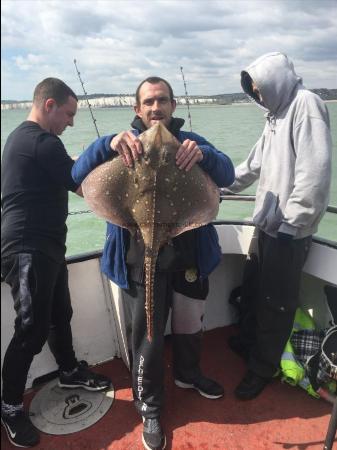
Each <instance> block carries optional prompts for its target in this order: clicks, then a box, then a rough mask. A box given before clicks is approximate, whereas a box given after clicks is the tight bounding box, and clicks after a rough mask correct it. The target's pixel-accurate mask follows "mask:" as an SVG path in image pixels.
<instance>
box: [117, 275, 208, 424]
mask: <svg viewBox="0 0 337 450" xmlns="http://www.w3.org/2000/svg"><path fill="white" fill-rule="evenodd" d="M173 277H175V278H177V273H175V274H172V273H171V272H160V271H156V273H155V282H154V320H153V323H154V333H153V339H152V341H151V342H149V341H148V339H147V330H146V316H145V288H144V285H143V284H141V283H139V282H136V281H133V280H130V288H129V289H125V290H123V300H124V311H125V315H126V323H127V337H128V344H129V348H130V349H131V355H130V360H131V361H132V367H131V372H132V387H133V395H134V400H135V406H136V409H137V411H138V412H139V414H141V415H142V416H144V417H156V416H158V415H160V411H161V408H162V406H163V401H164V398H163V390H164V359H163V358H164V333H165V328H166V322H167V319H168V314H169V310H170V307H172V324H171V325H172V350H173V363H172V367H173V375H174V377H175V378H178V379H179V380H181V381H185V382H193V380H194V379H195V378H197V377H199V376H200V374H201V371H200V357H201V337H202V332H201V328H202V319H203V315H204V310H205V300H204V299H203V300H202V299H198V298H191V297H188V296H186V295H184V294H180V293H179V294H178V293H177V292H175V291H174V290H173V286H174V289H180V288H181V286H180V285H179V286H177V285H176V283H173ZM180 290H184V292H185V291H186V292H185V293H187V290H188V289H187V287H186V289H180ZM189 290H190V292H191V295H193V296H194V297H197V296H200V297H201V298H204V297H205V296H206V295H207V292H208V280H207V281H203V282H199V283H198V282H195V283H191V286H190V289H189ZM199 294H200V295H199Z"/></svg>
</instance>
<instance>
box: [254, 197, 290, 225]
mask: <svg viewBox="0 0 337 450" xmlns="http://www.w3.org/2000/svg"><path fill="white" fill-rule="evenodd" d="M282 220H283V213H282V211H281V208H280V199H279V196H278V195H275V194H274V193H273V192H270V191H268V192H267V193H266V195H265V197H264V200H263V204H262V207H261V209H260V210H259V212H258V213H257V214H255V216H254V223H255V225H257V226H259V227H260V228H261V229H262V230H264V231H265V232H267V233H268V232H271V233H276V232H277V230H278V229H279V228H280V225H281V223H282Z"/></svg>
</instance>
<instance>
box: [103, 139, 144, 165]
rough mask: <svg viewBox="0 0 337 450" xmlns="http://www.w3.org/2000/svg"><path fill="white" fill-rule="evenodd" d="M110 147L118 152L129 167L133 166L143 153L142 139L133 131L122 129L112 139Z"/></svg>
mask: <svg viewBox="0 0 337 450" xmlns="http://www.w3.org/2000/svg"><path fill="white" fill-rule="evenodd" d="M110 147H111V149H112V150H114V151H115V152H117V153H118V154H119V155H120V156H121V157H122V158H123V162H124V164H125V165H126V166H127V167H133V164H134V161H136V160H138V158H139V155H141V154H142V153H143V146H142V143H141V141H140V140H139V139H138V138H137V137H136V136H135V135H134V134H133V133H131V131H122V132H121V133H119V134H117V135H116V136H115V137H114V138H113V139H112V141H111V143H110Z"/></svg>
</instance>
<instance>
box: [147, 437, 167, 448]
mask: <svg viewBox="0 0 337 450" xmlns="http://www.w3.org/2000/svg"><path fill="white" fill-rule="evenodd" d="M142 442H143V445H144V448H146V450H152V448H151V447H149V446H148V445H147V443H146V442H145V439H144V436H143V435H142ZM165 447H166V436H164V445H163V446H162V448H161V450H164V448H165Z"/></svg>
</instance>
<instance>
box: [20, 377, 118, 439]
mask: <svg viewBox="0 0 337 450" xmlns="http://www.w3.org/2000/svg"><path fill="white" fill-rule="evenodd" d="M57 383H58V380H53V381H51V382H49V383H47V384H46V385H45V386H44V387H43V388H41V389H40V391H39V392H38V393H37V394H36V395H35V396H34V398H33V400H32V402H31V404H30V408H29V416H30V419H31V421H32V423H33V424H34V426H35V427H36V428H37V429H38V430H40V431H42V432H43V433H47V434H56V435H61V434H70V433H76V432H77V431H80V430H84V429H85V428H88V427H90V426H91V425H93V424H94V423H96V422H98V421H99V420H100V419H101V418H102V417H103V416H104V415H105V414H106V413H107V412H108V410H109V408H110V406H111V405H112V402H113V400H114V397H115V391H114V389H113V388H110V390H109V391H103V392H91V391H86V390H85V389H82V388H76V389H61V388H60V387H59V386H58V384H57Z"/></svg>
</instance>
